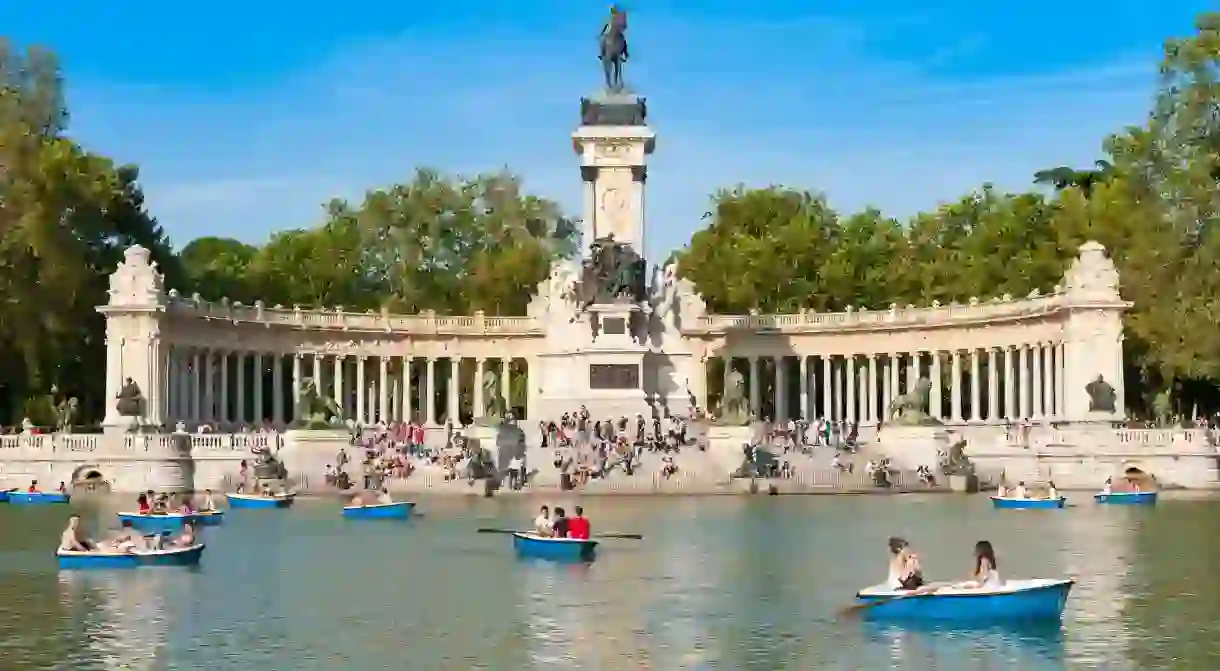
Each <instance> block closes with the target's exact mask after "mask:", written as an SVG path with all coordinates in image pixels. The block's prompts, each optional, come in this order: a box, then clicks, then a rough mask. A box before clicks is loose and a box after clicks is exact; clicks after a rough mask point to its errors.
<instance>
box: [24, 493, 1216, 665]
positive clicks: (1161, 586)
mask: <svg viewBox="0 0 1220 671" xmlns="http://www.w3.org/2000/svg"><path fill="white" fill-rule="evenodd" d="M554 503H563V501H555V502H554ZM584 503H585V507H586V508H588V509H589V511H590V512H591V513H592V514H593V516H594V523H595V525H596V526H597V528H598V529H602V530H621V531H640V532H642V533H644V534H645V535H646V537H647V538H646V540H645V541H643V542H632V541H608V542H606V543H605V544H604V545H603V546H602V549H603V552H602V554H601V556H600V558H599V559H598V561H597V562H595V563H593V564H592V565H580V566H570V565H556V564H550V563H546V562H533V561H520V560H517V559H515V558H514V557H513V556H512V552H511V547H510V542H509V540H508V539H507V538H505V537H503V536H496V535H484V534H476V533H474V529H475V528H477V527H480V526H507V527H511V526H515V525H521V524H523V523H524V521H525V520H528V519H530V517H531V514H532V512H533V507H534V505H535V504H534V503H526V502H522V501H454V500H425V501H424V502H422V505H421V509H423V510H425V511H426V513H427V516H426V517H423V518H420V519H415V520H412V521H411V522H409V523H406V524H394V523H388V524H381V523H353V522H350V521H349V522H344V521H343V520H342V519H340V518H339V516H338V511H337V509H336V507H335V505H334V504H328V503H324V502H304V503H302V504H301V505H300V506H299V507H298V508H295V509H292V510H289V511H240V512H239V513H234V514H232V515H229V516H228V517H229V519H228V520H226V526H224V527H222V528H218V529H208V530H206V531H207V533H208V536H207V540H208V543H209V546H208V552H207V554H206V555H205V557H204V564H203V566H201V567H200V568H199V569H198V570H193V571H182V570H164V571H162V570H145V571H133V572H126V573H124V572H107V573H101V572H57V571H56V570H55V567H54V560H53V558H52V557H51V556H50V548H53V547H54V545H55V542H56V540H57V537H58V531H59V528H60V527H61V525H62V523H63V517H64V511H63V510H55V509H51V508H47V509H38V508H5V507H0V532H2V533H0V667H3V668H15V669H23V670H24V669H73V670H83V669H150V670H151V669H193V668H206V669H209V670H211V671H227V670H233V671H250V670H251V669H267V670H269V671H278V670H281V669H283V670H295V669H336V668H344V669H380V668H385V669H404V668H406V669H412V670H416V669H418V670H421V671H422V670H427V669H438V670H440V669H453V670H457V669H597V670H602V669H604V670H619V669H622V670H630V671H642V670H650V669H663V670H665V671H671V670H681V669H691V670H702V669H734V670H736V669H741V670H754V669H758V670H760V671H772V670H774V669H883V668H901V669H1021V670H1022V671H1027V670H1028V671H1036V670H1040V669H1061V668H1105V669H1148V668H1175V669H1218V668H1220V638H1218V637H1217V636H1216V634H1217V632H1218V629H1220V626H1218V625H1217V624H1216V623H1217V621H1218V620H1220V598H1218V597H1220V582H1218V581H1217V579H1216V578H1215V577H1214V575H1215V571H1214V570H1212V569H1209V567H1208V558H1209V555H1210V553H1211V550H1212V545H1213V544H1214V543H1215V542H1216V541H1214V540H1213V539H1214V538H1216V537H1217V532H1218V531H1220V521H1217V516H1216V515H1215V512H1214V508H1215V504H1214V503H1213V502H1210V501H1173V500H1168V501H1162V503H1161V504H1160V505H1158V506H1157V507H1156V508H1152V509H1139V508H1131V509H1125V508H1120V507H1097V506H1093V505H1089V504H1087V503H1086V504H1082V505H1080V506H1077V507H1073V508H1070V509H1068V510H1065V511H993V510H991V509H990V508H989V507H988V503H987V501H986V499H985V498H981V497H978V498H976V497H971V498H957V497H934V496H927V497H919V496H901V497H833V498H832V497H763V498H754V499H741V498H708V499H698V500H696V499H666V500H660V499H591V500H586V501H585V502H584ZM90 513H92V515H93V520H94V526H95V528H96V526H97V525H98V524H99V523H102V524H104V525H109V524H110V522H111V520H112V519H113V508H110V509H100V508H99V509H96V510H93V509H90V510H87V511H86V514H90ZM893 534H899V535H903V536H905V537H907V538H908V539H910V540H912V541H913V542H914V543H915V544H916V546H917V547H918V549H919V550H920V552H921V553H922V555H923V557H924V563H925V566H926V567H927V568H928V569H929V572H930V573H932V574H933V575H932V577H933V578H938V579H939V578H956V577H958V576H964V574H965V573H966V572H967V571H968V569H969V565H970V550H971V548H972V546H973V544H974V542H975V541H976V540H979V539H983V538H986V539H988V540H991V541H992V542H993V543H994V544H995V545H996V547H997V550H998V552H999V553H1000V554H999V557H1000V564H1001V568H1002V569H1003V573H1004V575H1006V576H1009V577H1041V576H1046V577H1050V576H1057V575H1064V574H1067V575H1074V576H1076V577H1077V578H1078V584H1077V588H1076V589H1075V590H1074V591H1073V593H1072V596H1071V598H1070V599H1069V602H1068V610H1067V612H1066V614H1065V618H1064V622H1063V624H1062V625H1061V626H1060V625H1056V626H1049V627H1045V626H1044V627H1034V628H1030V627H985V628H970V629H963V628H955V629H938V628H934V627H913V626H911V625H904V626H901V627H898V626H887V625H883V624H873V623H867V622H858V621H843V620H840V619H837V618H836V617H835V614H836V612H837V611H838V609H839V608H841V607H843V606H844V605H846V604H848V603H849V602H850V599H851V595H852V593H853V592H854V591H855V590H856V589H857V588H859V587H862V586H864V585H868V584H872V583H875V582H877V581H878V580H879V579H880V578H881V577H882V576H883V575H884V572H885V547H884V544H885V539H886V538H887V537H888V536H890V535H893ZM14 660H16V663H15V665H14V666H11V667H10V666H8V664H9V663H10V662H13V661H14Z"/></svg>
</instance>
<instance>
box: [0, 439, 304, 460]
mask: <svg viewBox="0 0 1220 671" xmlns="http://www.w3.org/2000/svg"><path fill="white" fill-rule="evenodd" d="M183 439H185V440H189V441H190V446H191V453H192V455H197V456H209V455H221V454H224V453H234V454H242V455H249V454H250V451H251V450H252V449H253V448H256V447H258V448H264V447H270V448H273V449H274V448H277V447H279V446H280V444H281V440H282V438H281V437H280V434H278V433H232V434H229V433H192V434H170V433H149V434H126V435H123V436H115V437H113V438H112V437H108V436H104V435H102V434H96V433H92V434H63V433H50V434H38V435H15V436H14V435H8V436H0V460H3V459H14V458H21V457H26V458H38V457H39V455H49V454H51V453H54V454H55V455H56V458H63V457H64V456H65V455H70V454H73V453H76V454H80V455H81V458H92V457H94V456H97V457H102V456H106V455H107V454H115V453H117V454H120V455H123V456H129V457H130V456H133V455H132V454H130V453H136V456H138V454H139V453H141V452H160V451H176V450H177V443H176V441H178V440H183ZM86 455H88V457H86Z"/></svg>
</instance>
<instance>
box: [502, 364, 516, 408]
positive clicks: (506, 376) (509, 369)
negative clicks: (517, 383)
mask: <svg viewBox="0 0 1220 671" xmlns="http://www.w3.org/2000/svg"><path fill="white" fill-rule="evenodd" d="M501 361H503V366H504V368H503V371H504V373H503V374H502V375H501V376H500V395H501V396H503V397H504V402H505V403H506V404H507V405H508V407H510V408H511V407H512V390H513V386H512V379H513V358H512V357H511V356H506V357H504V358H503V359H501Z"/></svg>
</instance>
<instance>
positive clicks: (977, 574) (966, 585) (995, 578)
mask: <svg viewBox="0 0 1220 671" xmlns="http://www.w3.org/2000/svg"><path fill="white" fill-rule="evenodd" d="M955 587H957V588H958V589H988V590H991V589H1000V588H1002V587H1004V581H1003V580H1001V579H1000V570H999V565H998V564H997V562H996V560H995V550H994V549H993V548H992V547H991V543H989V542H988V541H979V542H977V543H975V544H974V573H973V574H972V575H971V576H970V579H969V580H967V581H965V582H961V583H958V584H957V585H955Z"/></svg>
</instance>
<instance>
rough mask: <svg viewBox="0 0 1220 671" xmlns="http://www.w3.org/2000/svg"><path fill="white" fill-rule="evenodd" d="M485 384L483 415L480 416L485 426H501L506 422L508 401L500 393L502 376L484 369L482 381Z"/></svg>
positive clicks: (480, 422)
mask: <svg viewBox="0 0 1220 671" xmlns="http://www.w3.org/2000/svg"><path fill="white" fill-rule="evenodd" d="M481 383H482V386H483V408H482V410H483V415H482V416H481V417H479V418H478V422H479V424H482V425H483V426H499V425H500V424H502V423H503V422H504V417H505V408H506V406H507V403H505V401H504V396H502V395H501V394H500V377H499V376H498V375H496V374H495V372H493V371H490V370H489V371H484V372H483V379H482V381H481Z"/></svg>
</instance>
